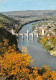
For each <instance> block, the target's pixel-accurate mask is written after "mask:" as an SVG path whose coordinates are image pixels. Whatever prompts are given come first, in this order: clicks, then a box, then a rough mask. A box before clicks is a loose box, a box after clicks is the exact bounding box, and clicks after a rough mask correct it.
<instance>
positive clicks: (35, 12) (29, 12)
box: [2, 10, 56, 16]
mask: <svg viewBox="0 0 56 80" xmlns="http://www.w3.org/2000/svg"><path fill="white" fill-rule="evenodd" d="M2 14H4V15H7V16H39V15H43V16H44V15H47V16H53V15H56V10H26V11H9V12H2Z"/></svg>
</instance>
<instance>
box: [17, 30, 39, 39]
mask: <svg viewBox="0 0 56 80" xmlns="http://www.w3.org/2000/svg"><path fill="white" fill-rule="evenodd" d="M18 35H20V36H22V38H24V36H27V39H28V38H29V36H32V39H33V38H34V35H36V36H37V37H38V34H34V32H31V33H29V30H28V29H27V33H19V34H18Z"/></svg>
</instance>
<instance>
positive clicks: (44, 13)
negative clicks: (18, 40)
mask: <svg viewBox="0 0 56 80" xmlns="http://www.w3.org/2000/svg"><path fill="white" fill-rule="evenodd" d="M2 13H3V14H4V15H7V16H9V17H12V18H14V19H15V20H20V22H21V23H27V22H29V21H34V20H39V19H45V18H51V17H53V16H56V10H28V11H11V12H2Z"/></svg>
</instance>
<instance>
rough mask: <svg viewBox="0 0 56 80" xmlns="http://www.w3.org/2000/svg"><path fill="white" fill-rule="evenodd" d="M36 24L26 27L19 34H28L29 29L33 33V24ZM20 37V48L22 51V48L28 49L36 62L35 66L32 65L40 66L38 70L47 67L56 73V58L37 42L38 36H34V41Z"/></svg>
mask: <svg viewBox="0 0 56 80" xmlns="http://www.w3.org/2000/svg"><path fill="white" fill-rule="evenodd" d="M35 23H37V22H33V23H29V24H27V25H24V26H23V27H22V29H21V30H20V31H19V33H26V31H27V29H29V32H32V24H35ZM18 37H19V39H18V48H19V49H20V50H22V46H25V47H27V49H28V51H29V53H30V56H31V59H33V60H34V65H31V66H32V67H35V66H38V68H41V67H42V66H43V65H47V66H49V68H50V69H51V70H55V71H56V58H55V57H52V56H51V55H50V54H49V53H48V51H47V50H46V49H44V48H43V46H42V45H41V44H40V43H39V42H38V41H37V38H36V36H34V40H32V37H31V36H30V37H29V40H27V37H24V40H23V39H22V37H21V36H18Z"/></svg>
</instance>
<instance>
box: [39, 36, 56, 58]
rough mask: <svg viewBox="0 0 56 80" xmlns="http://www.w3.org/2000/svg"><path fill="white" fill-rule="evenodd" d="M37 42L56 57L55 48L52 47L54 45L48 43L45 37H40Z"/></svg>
mask: <svg viewBox="0 0 56 80" xmlns="http://www.w3.org/2000/svg"><path fill="white" fill-rule="evenodd" d="M37 40H38V41H39V42H40V43H41V44H42V46H43V47H44V48H45V49H46V50H48V52H49V53H50V55H52V56H54V57H56V51H55V50H53V48H54V46H52V45H51V44H50V42H48V40H47V38H46V37H44V36H43V37H42V36H39V37H38V38H37Z"/></svg>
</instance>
